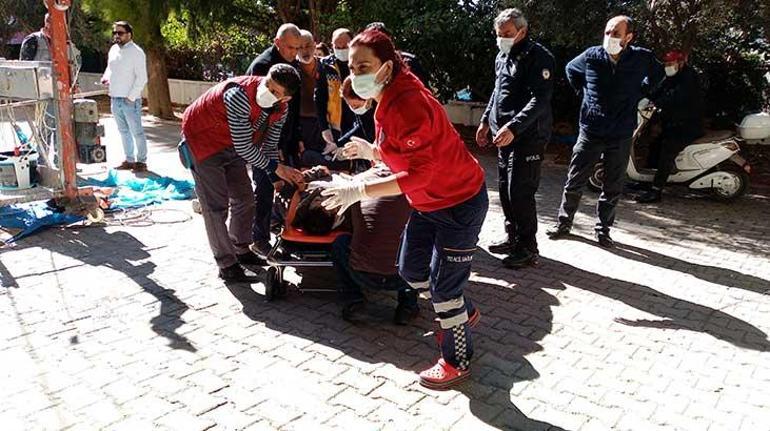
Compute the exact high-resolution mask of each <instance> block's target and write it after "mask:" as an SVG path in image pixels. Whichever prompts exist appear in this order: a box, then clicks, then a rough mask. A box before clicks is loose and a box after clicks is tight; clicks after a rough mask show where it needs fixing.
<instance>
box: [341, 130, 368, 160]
mask: <svg viewBox="0 0 770 431" xmlns="http://www.w3.org/2000/svg"><path fill="white" fill-rule="evenodd" d="M374 148H375V146H374V144H370V143H369V142H367V141H366V140H364V139H361V138H359V137H357V136H353V137H352V138H350V142H348V143H347V144H345V152H344V154H345V157H347V158H349V159H364V160H374Z"/></svg>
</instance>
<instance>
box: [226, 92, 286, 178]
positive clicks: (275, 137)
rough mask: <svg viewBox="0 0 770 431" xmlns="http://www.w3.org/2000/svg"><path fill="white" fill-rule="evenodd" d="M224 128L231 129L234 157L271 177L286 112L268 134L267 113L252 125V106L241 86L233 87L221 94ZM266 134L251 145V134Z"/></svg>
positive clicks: (276, 160) (265, 111)
mask: <svg viewBox="0 0 770 431" xmlns="http://www.w3.org/2000/svg"><path fill="white" fill-rule="evenodd" d="M224 99H225V110H226V111H227V124H228V125H229V126H230V136H231V137H232V140H233V147H234V148H235V153H236V154H238V155H239V156H240V157H241V158H243V159H244V160H246V162H247V163H249V164H250V165H252V166H254V167H256V168H259V169H264V170H265V171H267V172H268V173H269V174H273V173H274V172H275V169H276V168H277V167H278V152H279V150H278V141H279V139H280V138H281V128H282V127H283V124H284V123H285V122H286V116H287V112H284V113H283V115H282V116H281V118H280V119H279V120H278V121H276V122H275V123H273V124H272V125H271V126H269V128H267V130H265V128H266V127H267V118H268V116H269V115H270V110H268V109H263V110H262V113H261V114H260V116H259V118H258V119H257V121H256V122H255V123H253V124H252V123H251V122H250V121H249V115H250V113H251V106H250V105H249V99H248V96H247V95H246V92H245V91H244V90H243V88H241V87H240V86H237V85H236V86H234V87H232V88H230V89H228V90H227V91H225V94H224ZM258 130H265V132H264V134H263V136H262V142H261V143H257V144H256V145H255V144H254V143H253V141H252V139H253V136H254V132H256V131H258Z"/></svg>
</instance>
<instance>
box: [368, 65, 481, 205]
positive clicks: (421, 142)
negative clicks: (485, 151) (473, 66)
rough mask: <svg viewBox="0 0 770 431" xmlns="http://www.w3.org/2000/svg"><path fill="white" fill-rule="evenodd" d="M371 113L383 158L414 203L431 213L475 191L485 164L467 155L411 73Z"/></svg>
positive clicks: (395, 83)
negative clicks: (481, 164) (401, 174)
mask: <svg viewBox="0 0 770 431" xmlns="http://www.w3.org/2000/svg"><path fill="white" fill-rule="evenodd" d="M383 91H384V93H383V95H382V99H381V100H380V103H379V104H378V105H377V110H376V111H375V113H374V122H375V130H376V137H375V141H376V144H377V146H378V147H379V150H380V157H381V158H382V161H383V162H385V164H386V165H387V166H388V167H389V168H390V169H391V170H392V171H393V172H394V173H401V172H405V173H406V175H403V176H401V177H400V178H399V179H398V185H399V187H400V188H401V191H403V192H404V194H405V195H406V198H407V200H408V201H409V203H410V204H411V205H412V207H413V208H414V209H416V210H418V211H423V212H429V211H437V210H441V209H445V208H451V207H453V206H456V205H458V204H460V203H462V202H465V201H466V200H468V199H470V198H472V197H473V196H475V195H476V194H477V193H478V192H479V190H481V187H482V184H484V169H483V168H482V167H481V166H480V165H479V162H478V160H476V158H475V157H473V156H472V155H471V153H470V152H469V151H468V149H467V148H466V146H465V143H464V142H463V140H462V138H460V135H459V134H458V133H457V130H455V128H454V126H452V123H450V122H449V119H448V118H447V116H446V112H445V111H444V107H443V106H441V104H440V103H439V102H438V100H436V99H435V98H434V97H433V95H432V94H431V93H430V91H428V89H426V88H425V86H424V85H423V84H422V82H420V81H419V80H418V79H417V77H415V76H414V75H413V74H412V73H411V72H406V71H402V72H401V73H399V74H398V75H397V76H396V78H395V79H394V80H393V82H392V83H391V84H390V85H388V86H387V87H385V89H384V90H383Z"/></svg>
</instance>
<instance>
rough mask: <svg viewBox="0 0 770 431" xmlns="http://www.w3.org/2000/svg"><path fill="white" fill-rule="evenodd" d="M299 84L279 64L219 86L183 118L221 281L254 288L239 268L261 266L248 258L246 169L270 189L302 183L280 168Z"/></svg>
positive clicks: (250, 210)
mask: <svg viewBox="0 0 770 431" xmlns="http://www.w3.org/2000/svg"><path fill="white" fill-rule="evenodd" d="M299 83H300V78H299V73H297V71H296V70H295V69H294V68H293V67H291V66H289V65H286V64H278V65H275V66H273V67H271V68H270V71H269V72H268V74H267V76H265V77H261V76H240V77H236V78H232V79H229V80H227V81H225V82H222V83H219V84H217V85H216V86H214V87H212V88H211V89H210V90H208V91H207V92H206V93H205V94H203V95H202V96H201V97H199V98H198V99H197V100H196V101H195V102H193V104H192V105H190V106H189V107H188V108H187V109H186V110H185V112H184V117H183V119H182V136H183V138H182V139H183V140H184V141H185V142H186V145H187V147H188V148H189V151H190V153H192V156H193V157H192V159H193V163H192V167H191V170H192V174H193V178H194V179H195V192H196V194H197V195H198V199H199V200H200V203H201V209H202V210H203V222H204V224H205V226H206V234H207V235H208V240H209V245H210V246H211V251H212V252H213V253H214V259H215V260H216V262H217V265H218V266H219V277H220V278H222V279H224V280H225V281H253V279H254V274H247V273H246V272H245V271H244V269H243V267H242V266H241V265H242V264H243V265H264V261H262V260H261V259H259V258H258V257H257V256H256V255H255V254H253V253H252V252H251V251H249V245H250V244H251V228H252V224H253V222H254V208H255V204H254V196H253V194H252V189H251V181H250V180H249V175H248V173H247V171H246V164H247V163H248V164H250V165H252V166H253V167H254V168H257V169H263V170H265V171H266V172H267V174H268V176H270V177H271V178H272V179H273V182H275V181H278V179H279V178H281V179H284V180H286V181H290V182H293V183H299V182H302V174H300V172H299V171H297V170H296V169H293V168H290V167H288V166H285V165H282V164H280V163H279V162H278V139H279V137H280V136H281V128H282V127H283V124H284V122H285V121H286V115H287V103H288V101H289V100H290V99H291V96H292V95H293V94H295V93H296V92H297V91H298V90H299ZM183 145H184V144H183ZM228 212H229V215H230V226H229V229H228V226H227V225H226V224H225V223H226V220H227V217H228Z"/></svg>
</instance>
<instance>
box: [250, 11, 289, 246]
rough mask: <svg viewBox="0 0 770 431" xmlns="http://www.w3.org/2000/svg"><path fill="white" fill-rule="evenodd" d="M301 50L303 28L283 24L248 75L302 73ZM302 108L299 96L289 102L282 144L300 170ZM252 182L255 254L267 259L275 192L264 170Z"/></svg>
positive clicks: (286, 156)
mask: <svg viewBox="0 0 770 431" xmlns="http://www.w3.org/2000/svg"><path fill="white" fill-rule="evenodd" d="M301 47H302V35H301V34H300V29H299V27H297V26H296V25H294V24H283V25H282V26H280V27H279V28H278V32H277V33H276V36H275V40H274V42H273V46H271V47H270V48H268V49H266V50H265V51H264V52H263V53H262V54H260V55H259V56H258V57H257V58H256V59H254V61H253V62H252V63H251V65H250V66H249V68H248V70H247V71H246V74H247V75H257V76H266V75H267V72H268V71H269V70H270V67H272V66H273V65H276V64H289V65H291V66H293V67H294V68H295V69H296V70H297V71H298V73H299V62H298V61H297V54H298V53H299V49H300V48H301ZM299 108H300V97H299V94H295V95H294V97H292V99H291V101H290V102H289V113H288V115H287V117H286V123H285V124H284V125H283V129H282V130H281V138H280V140H279V142H278V148H279V149H280V151H281V153H282V155H283V159H284V162H285V163H286V164H287V165H289V166H297V160H296V159H297V154H298V152H299V137H300V133H299ZM252 181H253V182H254V201H255V202H256V205H257V210H256V212H255V216H254V229H253V232H252V236H253V240H254V244H253V246H252V250H253V251H254V252H255V253H257V255H259V256H260V257H262V258H265V257H266V256H267V253H268V252H270V248H271V247H272V246H271V245H270V215H271V213H272V203H273V193H274V191H275V188H274V187H273V183H272V182H271V181H270V178H268V176H267V175H266V174H265V172H264V171H263V170H262V169H254V168H252Z"/></svg>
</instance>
